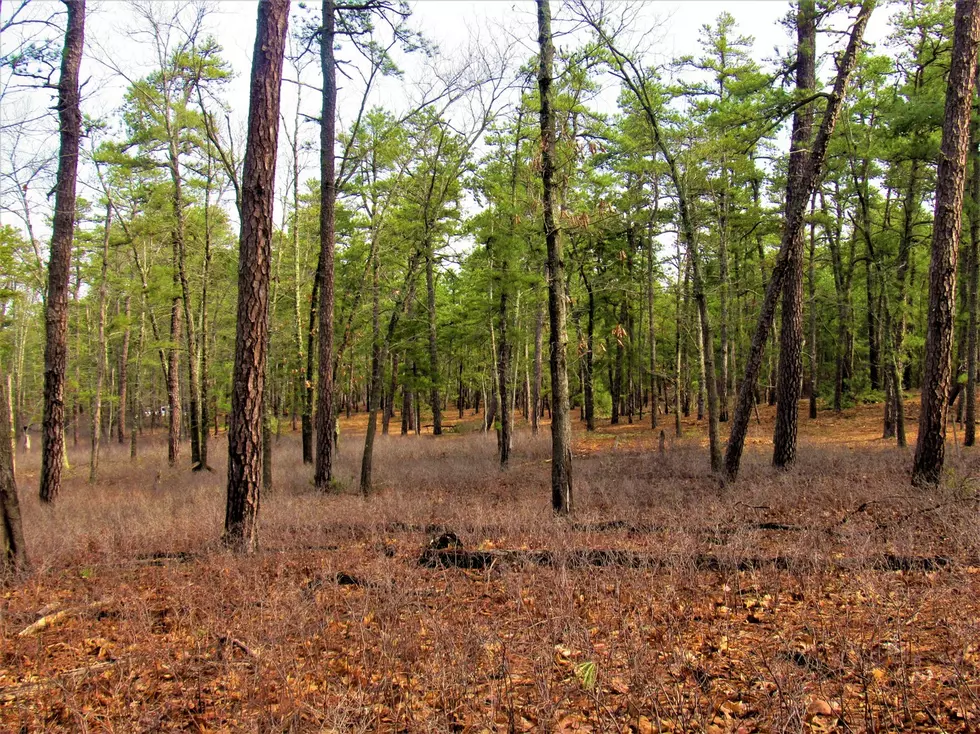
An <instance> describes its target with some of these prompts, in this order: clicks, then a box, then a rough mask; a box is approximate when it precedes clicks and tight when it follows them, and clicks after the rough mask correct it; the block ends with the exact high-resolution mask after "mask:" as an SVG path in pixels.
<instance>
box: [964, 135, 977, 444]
mask: <svg viewBox="0 0 980 734" xmlns="http://www.w3.org/2000/svg"><path fill="white" fill-rule="evenodd" d="M971 134H972V140H971V141H970V158H971V159H972V164H973V176H972V178H971V180H970V199H971V200H972V202H973V207H972V208H971V210H970V211H971V215H972V216H971V217H970V247H969V249H968V250H967V262H968V263H969V269H968V271H967V278H968V286H967V313H968V316H967V319H968V325H967V348H966V417H965V420H966V426H964V428H963V445H964V446H973V445H974V444H975V443H976V435H977V300H978V299H977V289H978V288H980V124H978V123H977V122H974V123H973V126H972V128H971Z"/></svg>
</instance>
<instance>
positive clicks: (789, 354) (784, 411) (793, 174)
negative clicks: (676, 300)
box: [772, 0, 817, 468]
mask: <svg viewBox="0 0 980 734" xmlns="http://www.w3.org/2000/svg"><path fill="white" fill-rule="evenodd" d="M796 34H797V47H796V91H797V93H798V94H799V95H800V96H807V95H810V94H812V93H813V89H814V88H815V87H816V86H817V48H816V46H817V17H816V4H815V0H801V1H800V4H799V8H798V10H797V17H796ZM812 138H813V106H812V105H806V106H804V107H802V108H800V109H799V110H798V111H797V112H796V114H795V115H794V116H793V139H792V147H791V150H790V153H789V173H788V179H789V180H788V183H787V186H786V214H787V218H788V216H789V212H790V211H792V210H793V208H794V207H795V206H798V204H797V202H795V201H793V198H794V197H805V200H804V201H803V202H802V204H803V206H804V207H805V206H806V204H808V203H810V197H811V195H812V190H809V191H808V190H806V189H805V186H804V184H803V177H804V176H805V175H806V167H807V164H808V160H807V159H808V151H809V150H810V141H811V140H812ZM804 235H805V228H804V227H803V226H802V222H801V226H799V227H796V229H795V230H794V231H793V233H792V237H791V238H790V239H789V240H788V241H787V244H788V252H787V259H788V265H787V273H786V278H785V282H784V283H783V306H782V324H781V325H780V332H779V367H778V372H777V378H776V379H777V383H776V394H777V396H778V400H779V403H778V404H777V406H776V429H775V432H774V435H773V451H772V463H773V466H776V467H780V468H781V467H785V466H789V465H790V464H792V463H793V461H794V460H795V459H796V432H797V427H798V425H799V418H800V416H799V413H800V388H801V387H802V385H803V250H804V244H805V243H804V240H805V237H804Z"/></svg>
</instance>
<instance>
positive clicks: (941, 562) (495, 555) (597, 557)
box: [419, 548, 955, 571]
mask: <svg viewBox="0 0 980 734" xmlns="http://www.w3.org/2000/svg"><path fill="white" fill-rule="evenodd" d="M814 563H815V561H814V559H812V558H793V557H791V556H771V557H748V558H725V557H721V556H717V555H711V554H696V555H692V556H663V555H654V554H649V553H636V552H633V551H625V550H615V549H604V548H579V549H575V550H568V551H550V550H546V549H540V550H475V551H467V550H462V549H460V548H446V549H441V550H439V549H432V548H427V549H425V550H424V551H423V552H422V555H421V556H419V565H420V566H424V567H426V568H460V569H473V570H482V569H488V568H493V567H494V566H498V565H524V566H552V567H562V568H584V567H622V568H648V569H656V568H663V567H667V566H684V565H690V566H693V567H694V568H695V569H696V570H698V571H753V570H759V569H764V568H774V569H778V570H793V569H801V568H809V567H811V566H812V565H813V564H814ZM954 564H955V562H954V560H953V559H952V558H948V557H946V556H925V557H908V556H896V555H891V554H887V555H884V556H879V557H872V558H862V559H856V558H855V559H842V560H837V561H832V562H828V564H827V565H829V566H831V567H834V568H840V569H854V568H870V569H874V570H878V571H936V570H939V569H943V568H948V567H951V566H952V565H954Z"/></svg>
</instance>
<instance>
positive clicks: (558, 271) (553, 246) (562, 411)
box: [537, 0, 572, 515]
mask: <svg viewBox="0 0 980 734" xmlns="http://www.w3.org/2000/svg"><path fill="white" fill-rule="evenodd" d="M537 10H538V46H539V48H540V50H541V52H540V66H539V69H538V90H539V93H540V105H541V114H540V118H541V180H542V184H543V196H542V201H543V205H544V236H545V242H546V244H547V248H548V319H549V323H550V326H551V331H550V334H549V342H550V347H551V358H550V360H549V367H550V370H551V507H552V509H553V510H554V511H555V512H556V513H557V514H560V515H567V514H569V513H570V512H571V511H572V430H571V428H572V427H571V420H570V416H569V414H568V371H567V365H566V360H567V351H568V337H567V335H566V333H565V298H566V296H565V287H564V286H565V277H564V273H563V269H564V263H563V262H562V251H561V239H560V232H559V231H558V225H557V222H556V221H555V195H554V175H555V118H554V111H553V110H552V106H551V105H552V91H551V83H552V76H551V75H552V65H553V63H554V56H555V47H554V44H553V42H552V38H551V7H550V4H549V0H537Z"/></svg>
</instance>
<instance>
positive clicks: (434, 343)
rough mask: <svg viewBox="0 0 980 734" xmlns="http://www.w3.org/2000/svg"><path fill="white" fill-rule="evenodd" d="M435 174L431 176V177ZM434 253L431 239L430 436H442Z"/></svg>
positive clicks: (427, 267)
mask: <svg viewBox="0 0 980 734" xmlns="http://www.w3.org/2000/svg"><path fill="white" fill-rule="evenodd" d="M434 176H435V174H433V177H434ZM434 261H435V252H434V247H433V244H432V241H431V239H430V240H429V242H428V243H427V256H426V258H425V293H426V303H427V304H428V307H429V308H428V315H429V380H430V381H431V384H430V385H429V403H430V405H431V407H432V435H433V436H441V435H442V408H441V402H440V399H439V343H438V340H437V338H436V336H437V335H436V283H435V262H434Z"/></svg>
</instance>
